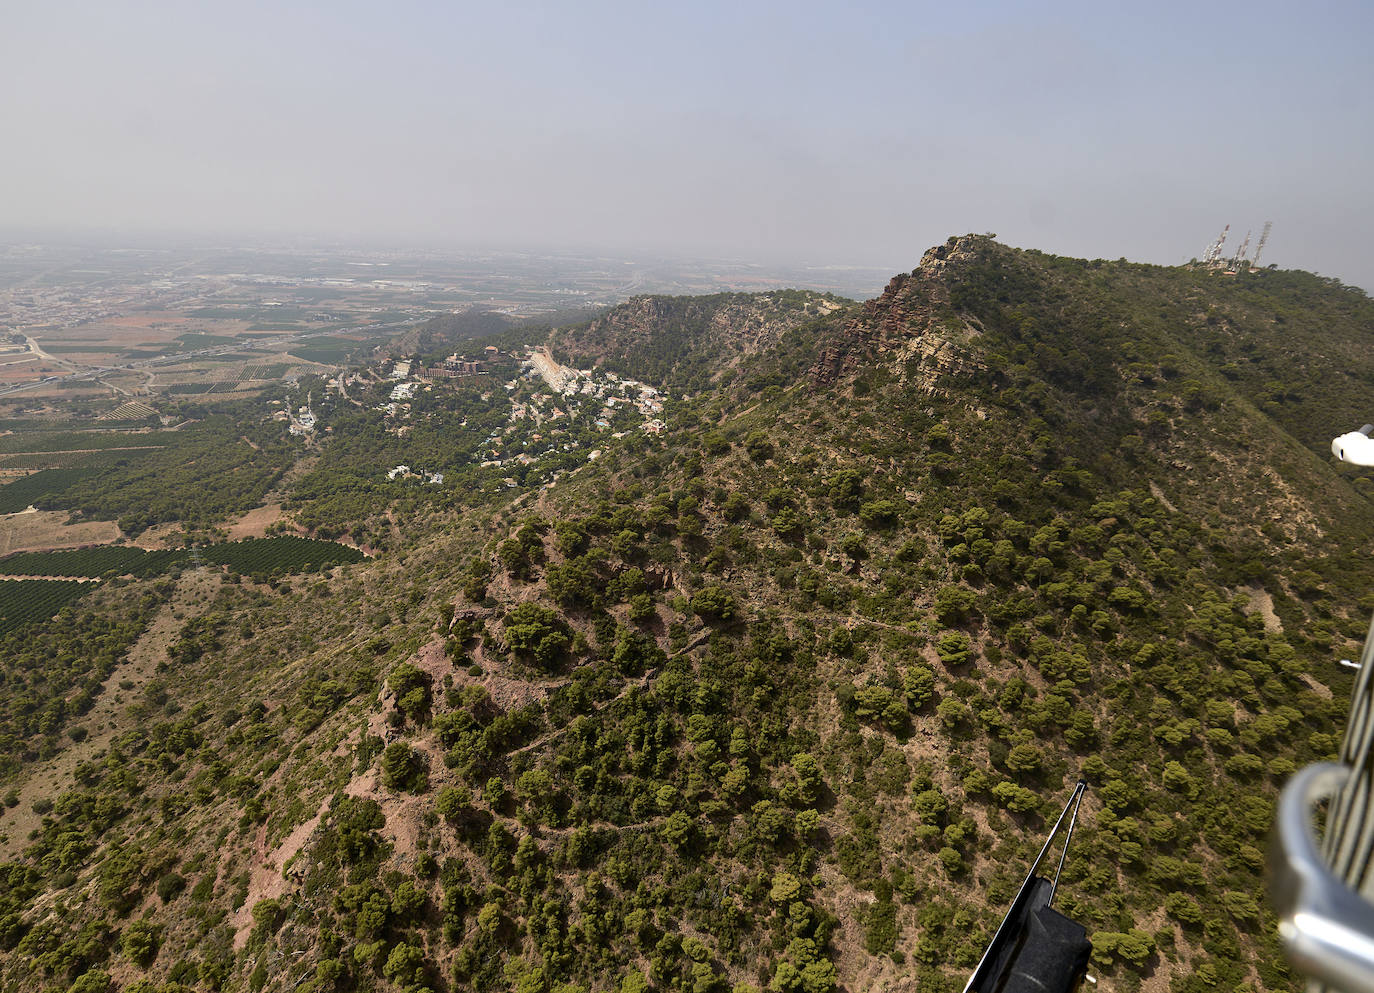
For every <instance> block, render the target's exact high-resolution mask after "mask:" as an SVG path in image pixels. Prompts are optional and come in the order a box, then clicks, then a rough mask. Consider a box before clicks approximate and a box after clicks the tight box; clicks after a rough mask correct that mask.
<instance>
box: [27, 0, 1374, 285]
mask: <svg viewBox="0 0 1374 993" xmlns="http://www.w3.org/2000/svg"><path fill="white" fill-rule="evenodd" d="M1115 7H1116V5H1102V4H1088V3H1066V4H1057V5H1054V6H1053V8H1052V9H1048V10H1047V9H1043V7H1042V5H1032V4H1019V3H992V4H988V3H984V4H968V5H951V4H929V3H917V4H910V3H905V4H898V3H877V2H873V3H861V4H858V5H850V6H849V7H847V8H844V9H841V7H840V6H839V5H834V4H818V3H790V4H758V3H748V4H735V3H728V4H727V3H717V2H704V3H697V4H692V5H673V6H663V7H655V6H652V5H632V4H623V3H604V2H597V3H584V4H577V5H555V4H530V3H515V4H470V3H468V4H456V5H451V6H450V5H440V4H432V3H398V4H392V5H388V6H386V7H382V6H379V5H369V4H360V3H348V2H345V3H331V4H322V3H316V4H303V3H293V4H284V5H281V4H267V3H257V2H247V3H235V4H217V5H213V6H210V7H197V6H193V5H179V4H171V3H136V4H121V5H105V4H97V3H92V2H85V0H78V2H56V3H48V4H26V5H20V6H19V7H17V8H16V9H14V10H12V11H10V12H9V14H8V16H7V30H6V31H5V32H4V35H3V38H0V78H3V79H4V82H5V85H6V88H7V91H8V92H9V93H10V94H11V98H10V99H9V100H6V101H3V102H0V128H3V129H4V133H5V134H6V135H8V136H9V142H8V145H9V148H10V151H11V154H9V155H7V156H4V157H3V160H0V190H3V191H4V192H3V193H0V218H3V221H0V223H3V224H4V225H5V227H6V228H7V229H8V232H9V237H17V236H29V235H31V234H45V233H53V232H59V231H65V232H73V231H84V232H96V233H104V234H107V235H111V236H114V237H118V238H145V237H151V236H155V235H160V234H175V235H179V236H189V235H195V236H202V235H205V236H211V235H212V236H216V237H229V238H236V239H248V238H257V237H269V238H278V239H280V238H289V239H293V240H298V241H310V240H313V239H334V240H342V241H348V242H352V243H359V244H379V243H383V242H385V243H388V244H393V245H398V246H401V245H421V244H423V245H453V246H456V247H467V248H472V247H483V246H493V247H508V248H509V247H520V248H530V249H560V248H576V249H584V248H596V249H604V250H613V251H619V252H625V253H636V252H671V253H676V254H704V255H712V256H728V257H734V258H740V257H743V258H752V259H757V260H759V261H763V262H767V261H772V260H776V261H788V262H795V261H806V262H811V263H821V264H846V263H848V264H855V265H881V266H887V267H889V268H891V269H892V270H893V271H895V270H899V269H909V268H911V267H912V266H913V265H914V264H915V262H916V260H917V259H919V257H920V253H921V251H922V250H923V249H924V248H925V247H927V246H929V245H931V244H934V243H936V242H939V241H942V240H943V239H944V238H945V236H947V235H948V234H950V233H953V232H963V231H995V232H997V233H998V235H999V237H1000V238H1001V239H1002V240H1004V241H1007V242H1010V243H1012V244H1017V245H1023V246H1027V247H1036V248H1041V249H1044V250H1047V251H1053V252H1057V253H1062V254H1069V255H1078V256H1087V257H1096V256H1104V257H1111V258H1114V257H1117V256H1123V255H1124V256H1126V257H1129V258H1132V259H1138V260H1142V261H1150V262H1159V263H1166V264H1173V263H1178V262H1182V261H1185V260H1187V259H1188V258H1189V257H1192V256H1198V255H1201V254H1202V252H1203V250H1204V249H1205V247H1206V245H1207V243H1208V242H1209V241H1210V240H1211V239H1212V238H1214V237H1215V235H1216V234H1217V232H1218V231H1219V230H1220V229H1221V227H1222V225H1223V224H1226V223H1230V224H1231V225H1232V241H1231V242H1230V243H1229V244H1228V247H1231V246H1238V244H1239V239H1240V238H1241V237H1243V235H1244V233H1245V231H1246V229H1248V228H1253V229H1254V231H1255V237H1256V238H1257V237H1258V233H1259V229H1260V227H1261V226H1262V225H1263V223H1264V221H1265V220H1269V219H1272V220H1273V221H1274V234H1273V236H1272V238H1271V240H1270V243H1269V245H1268V246H1267V248H1266V250H1265V255H1264V258H1263V260H1262V261H1263V263H1264V264H1269V263H1275V264H1277V265H1279V266H1281V267H1300V268H1306V269H1312V270H1315V271H1318V272H1321V273H1323V274H1325V275H1330V276H1337V277H1339V278H1341V279H1343V280H1345V281H1347V282H1352V283H1355V284H1357V285H1361V286H1365V287H1370V286H1374V247H1371V245H1370V243H1369V239H1368V237H1367V236H1366V234H1365V232H1366V231H1367V230H1368V229H1369V228H1370V227H1371V222H1372V221H1374V206H1371V199H1370V196H1369V177H1370V176H1371V175H1374V168H1372V167H1374V138H1371V136H1370V134H1369V129H1368V128H1367V126H1366V124H1367V122H1368V121H1369V120H1371V119H1374V86H1372V85H1371V84H1372V83H1374V64H1371V61H1370V60H1369V58H1368V53H1367V41H1368V38H1369V37H1370V29H1371V27H1374V11H1372V10H1371V9H1370V8H1369V7H1368V6H1366V5H1362V4H1356V3H1329V4H1318V5H1308V6H1304V7H1302V8H1299V7H1297V6H1296V5H1283V4H1277V3H1257V4H1248V5H1244V6H1239V5H1213V6H1210V7H1196V6H1193V5H1184V4H1155V5H1135V6H1133V7H1130V8H1125V7H1122V8H1121V9H1114V8H1115ZM1251 248H1252V251H1253V241H1252V245H1251Z"/></svg>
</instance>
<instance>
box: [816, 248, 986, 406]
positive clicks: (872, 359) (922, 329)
mask: <svg viewBox="0 0 1374 993" xmlns="http://www.w3.org/2000/svg"><path fill="white" fill-rule="evenodd" d="M990 247H993V243H992V242H991V240H990V239H988V238H985V237H979V236H975V235H968V236H965V237H963V238H951V239H950V240H949V241H947V242H946V243H945V244H943V245H938V246H936V247H934V248H932V249H930V250H929V251H927V252H926V253H925V255H923V256H922V257H921V264H920V265H919V266H918V267H917V268H916V269H914V270H912V271H911V272H910V273H900V274H898V275H896V276H894V277H893V278H892V280H891V281H890V282H889V283H888V284H887V288H886V289H885V290H884V291H883V293H882V295H881V296H879V297H876V298H875V299H873V300H869V301H868V302H866V303H865V304H864V305H863V308H862V310H861V311H860V312H859V313H858V314H857V315H856V316H855V317H854V318H853V319H852V320H851V321H850V322H849V323H848V324H846V325H845V326H844V328H843V329H841V330H840V331H838V332H837V333H835V334H834V335H832V336H831V337H830V339H829V340H828V341H826V342H825V343H824V344H823V345H822V346H821V349H820V354H819V355H818V357H817V359H816V363H815V365H814V366H813V367H812V370H811V376H812V379H813V381H814V382H815V383H816V384H817V385H818V386H829V385H832V384H834V383H835V382H837V381H839V380H841V379H843V378H845V377H846V376H847V375H850V374H853V373H854V372H855V371H856V370H858V369H861V368H864V367H867V366H873V365H882V366H888V367H890V368H892V370H893V371H894V372H897V373H898V374H899V375H900V376H901V378H902V380H903V382H906V381H909V380H912V379H914V380H916V381H917V382H918V383H919V384H920V385H921V386H922V388H923V389H925V390H926V391H927V392H932V391H935V390H937V389H938V383H939V380H940V378H941V377H942V376H944V375H946V374H949V373H953V372H957V371H966V370H968V369H969V368H971V367H972V366H974V365H976V364H977V359H976V357H975V355H974V353H973V352H972V351H971V350H970V349H969V348H968V347H967V345H968V343H969V342H970V341H971V340H972V339H973V338H975V337H976V336H977V335H978V333H979V328H978V327H977V326H976V325H975V324H972V323H970V322H969V321H968V320H967V319H965V318H963V317H961V316H960V315H959V314H958V313H956V311H955V309H954V307H953V306H952V304H951V302H950V292H949V283H948V275H949V271H950V270H951V268H957V267H958V266H959V265H961V264H963V263H966V262H968V261H971V260H973V259H974V258H976V257H977V256H978V254H979V253H980V252H984V251H987V250H988V249H989V248H990ZM997 247H1000V246H997Z"/></svg>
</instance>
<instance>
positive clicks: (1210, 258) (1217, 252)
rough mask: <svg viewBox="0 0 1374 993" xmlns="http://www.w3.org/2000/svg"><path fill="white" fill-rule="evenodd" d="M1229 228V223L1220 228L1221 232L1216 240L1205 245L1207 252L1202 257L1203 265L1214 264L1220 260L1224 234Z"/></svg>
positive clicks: (1224, 240) (1224, 242)
mask: <svg viewBox="0 0 1374 993" xmlns="http://www.w3.org/2000/svg"><path fill="white" fill-rule="evenodd" d="M1230 230H1231V225H1229V224H1228V225H1226V227H1224V228H1222V229H1221V234H1220V235H1218V236H1217V240H1216V241H1214V242H1212V244H1210V245H1209V246H1207V254H1206V255H1204V256H1203V257H1202V264H1203V265H1205V266H1215V265H1216V264H1217V263H1219V262H1220V261H1221V246H1223V245H1225V244H1226V234H1227V232H1229V231H1230Z"/></svg>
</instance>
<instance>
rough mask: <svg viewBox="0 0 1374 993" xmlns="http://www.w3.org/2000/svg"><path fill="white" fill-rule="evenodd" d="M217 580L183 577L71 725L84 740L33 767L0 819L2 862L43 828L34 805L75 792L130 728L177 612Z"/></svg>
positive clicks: (200, 573)
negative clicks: (79, 777)
mask: <svg viewBox="0 0 1374 993" xmlns="http://www.w3.org/2000/svg"><path fill="white" fill-rule="evenodd" d="M218 582H219V580H218V578H217V577H216V576H215V575H213V574H211V573H207V572H203V571H197V572H190V571H188V572H185V573H183V574H182V576H181V579H180V580H179V581H178V583H177V588H176V591H175V593H174V594H173V596H172V598H171V601H170V602H169V603H167V604H164V605H163V606H162V608H161V609H160V610H159V611H158V612H157V614H155V615H154V616H153V619H152V621H151V622H150V623H149V624H148V627H147V628H146V629H145V630H144V631H143V634H142V635H140V636H139V639H138V640H137V641H136V642H134V643H133V645H132V646H131V647H130V648H129V651H128V653H127V654H126V655H125V656H124V660H123V661H122V662H120V663H119V665H117V666H116V667H115V670H114V672H112V673H110V677H109V678H108V679H106V680H105V682H104V683H103V684H102V686H101V690H100V694H99V695H98V696H97V697H96V702H95V706H93V707H92V708H91V709H90V711H89V712H88V713H87V714H85V715H84V716H82V717H80V718H78V719H76V720H74V721H72V722H71V723H70V724H69V725H68V732H70V731H71V730H75V729H76V728H84V729H85V731H86V739H85V740H84V741H81V742H74V741H71V740H70V739H68V741H67V747H66V748H65V749H64V750H63V751H62V752H60V753H59V754H57V755H55V756H53V757H52V758H50V759H48V760H47V761H46V762H40V763H37V764H35V765H34V766H32V771H31V772H30V773H29V776H28V778H26V779H25V780H24V781H23V782H22V783H20V784H19V785H18V786H17V788H16V792H17V793H18V794H19V804H18V806H16V807H13V808H10V809H8V810H6V811H5V814H4V817H3V819H0V858H12V857H13V856H15V855H17V854H18V853H19V852H20V851H21V850H22V849H23V848H24V847H25V846H26V845H27V844H28V843H29V832H30V831H33V830H34V829H35V828H37V827H38V826H39V825H40V823H41V821H42V818H41V817H40V816H39V815H38V814H36V813H34V810H33V804H34V802H35V801H37V800H41V799H45V798H46V799H52V798H54V797H56V796H58V795H59V794H61V793H63V792H65V791H66V790H69V789H71V788H72V786H73V785H74V783H75V780H74V778H73V777H74V775H75V773H76V768H77V766H78V765H80V764H81V763H83V762H89V761H91V760H92V759H94V758H96V757H97V756H98V755H100V754H102V753H103V752H104V751H105V750H106V749H107V748H109V745H110V742H111V741H113V740H114V738H115V737H116V736H117V735H118V734H121V733H123V732H124V731H125V730H127V729H128V719H127V717H126V716H125V711H126V709H127V707H128V706H129V704H130V703H132V702H133V701H135V700H138V699H140V698H141V696H142V693H143V689H144V687H145V686H146V685H147V684H148V682H149V680H151V679H152V677H153V674H154V672H155V671H156V669H157V664H158V663H159V662H161V661H163V660H165V659H166V658H167V646H168V645H170V644H171V643H172V640H173V639H174V638H175V637H176V633H177V632H178V631H179V630H181V626H182V625H183V624H184V623H185V616H184V615H183V617H182V618H181V619H178V618H177V617H176V616H174V613H175V612H177V611H184V612H186V613H189V612H190V611H191V609H192V607H193V605H194V604H195V601H196V598H197V597H198V596H200V595H204V599H205V601H206V602H207V603H208V602H209V600H210V596H209V593H210V591H211V590H213V589H214V586H216V585H218ZM125 681H127V682H131V683H133V684H134V685H133V688H132V689H129V690H121V689H120V688H119V684H120V683H121V682H125Z"/></svg>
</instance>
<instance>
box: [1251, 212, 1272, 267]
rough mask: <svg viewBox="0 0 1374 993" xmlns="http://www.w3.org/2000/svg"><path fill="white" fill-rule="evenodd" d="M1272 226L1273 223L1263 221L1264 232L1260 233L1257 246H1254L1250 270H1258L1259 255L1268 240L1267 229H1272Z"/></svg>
mask: <svg viewBox="0 0 1374 993" xmlns="http://www.w3.org/2000/svg"><path fill="white" fill-rule="evenodd" d="M1273 226H1274V222H1273V221H1265V222H1264V230H1263V231H1261V232H1260V240H1259V244H1258V245H1256V246H1255V258H1254V261H1252V262H1251V263H1250V268H1251V269H1258V268H1259V259H1260V253H1261V252H1263V251H1264V243H1265V242H1266V241H1268V240H1269V229H1270V228H1272V227H1273Z"/></svg>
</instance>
